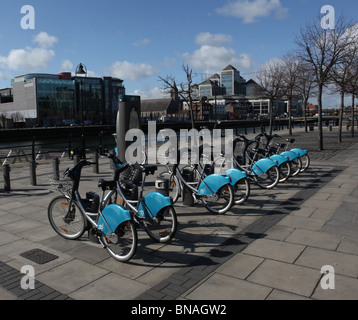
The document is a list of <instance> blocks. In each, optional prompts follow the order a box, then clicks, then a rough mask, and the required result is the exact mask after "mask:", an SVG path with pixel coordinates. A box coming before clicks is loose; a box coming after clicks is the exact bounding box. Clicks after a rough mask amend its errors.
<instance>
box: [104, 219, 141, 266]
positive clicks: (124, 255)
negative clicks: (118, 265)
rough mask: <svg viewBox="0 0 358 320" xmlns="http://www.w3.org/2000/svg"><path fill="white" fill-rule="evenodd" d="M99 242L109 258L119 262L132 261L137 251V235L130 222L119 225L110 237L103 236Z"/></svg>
mask: <svg viewBox="0 0 358 320" xmlns="http://www.w3.org/2000/svg"><path fill="white" fill-rule="evenodd" d="M101 240H102V242H103V244H104V245H105V247H106V250H107V252H108V253H109V254H110V256H111V257H113V258H114V259H116V260H118V261H121V262H126V261H129V260H130V259H132V257H133V256H134V255H135V253H136V251H137V246H138V235H137V230H136V228H135V226H134V224H133V222H132V221H125V222H123V223H122V224H120V225H119V226H118V228H117V229H116V231H115V232H114V234H112V235H105V234H103V235H102V236H101Z"/></svg>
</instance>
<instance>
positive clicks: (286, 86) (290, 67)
mask: <svg viewBox="0 0 358 320" xmlns="http://www.w3.org/2000/svg"><path fill="white" fill-rule="evenodd" d="M283 64H284V65H283V70H282V74H283V94H284V96H285V97H286V98H287V111H288V128H289V135H290V136H292V100H293V97H294V96H296V95H297V94H298V91H297V82H298V75H299V74H298V72H299V63H298V59H297V57H296V56H295V55H293V54H292V53H288V54H286V55H285V56H284V57H283Z"/></svg>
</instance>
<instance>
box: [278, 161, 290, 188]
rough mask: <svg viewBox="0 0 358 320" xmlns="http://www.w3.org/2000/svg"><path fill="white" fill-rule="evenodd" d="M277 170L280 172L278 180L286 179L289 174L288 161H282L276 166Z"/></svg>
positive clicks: (283, 180)
mask: <svg viewBox="0 0 358 320" xmlns="http://www.w3.org/2000/svg"><path fill="white" fill-rule="evenodd" d="M278 171H279V172H280V179H279V180H278V182H280V183H282V182H285V181H287V180H288V178H289V177H290V175H291V165H290V163H289V162H288V161H286V162H284V163H282V164H281V165H279V167H278Z"/></svg>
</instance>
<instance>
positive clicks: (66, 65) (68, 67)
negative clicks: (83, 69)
mask: <svg viewBox="0 0 358 320" xmlns="http://www.w3.org/2000/svg"><path fill="white" fill-rule="evenodd" d="M72 70H73V63H72V62H71V61H70V60H63V62H62V65H61V71H72Z"/></svg>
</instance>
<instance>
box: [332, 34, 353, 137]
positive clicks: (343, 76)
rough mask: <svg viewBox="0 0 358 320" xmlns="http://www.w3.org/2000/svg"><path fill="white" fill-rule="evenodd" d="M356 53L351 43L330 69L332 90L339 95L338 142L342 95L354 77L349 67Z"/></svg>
mask: <svg viewBox="0 0 358 320" xmlns="http://www.w3.org/2000/svg"><path fill="white" fill-rule="evenodd" d="M347 32H349V31H347ZM357 53H358V46H357V45H353V43H352V44H351V46H350V47H349V48H348V50H347V51H346V54H345V55H344V56H343V58H342V60H341V61H340V62H339V63H336V64H335V65H334V66H333V68H332V70H331V78H330V79H331V82H332V83H333V85H334V87H333V92H338V93H339V94H340V97H341V105H340V116H339V130H338V143H341V142H342V127H343V114H344V97H345V94H346V93H348V92H349V85H350V81H351V80H352V77H354V75H353V74H352V72H351V68H352V65H353V63H354V61H355V60H356V59H357ZM353 97H354V94H353ZM353 99H354V98H353Z"/></svg>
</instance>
